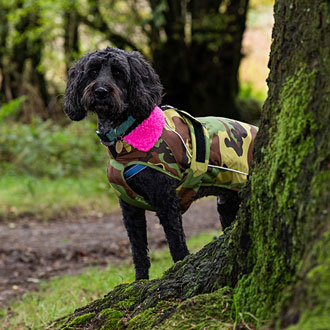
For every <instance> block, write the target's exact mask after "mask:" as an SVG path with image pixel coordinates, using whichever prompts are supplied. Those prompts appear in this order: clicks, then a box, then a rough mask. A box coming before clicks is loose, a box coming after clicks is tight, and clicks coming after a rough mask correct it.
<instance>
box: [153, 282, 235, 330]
mask: <svg viewBox="0 0 330 330" xmlns="http://www.w3.org/2000/svg"><path fill="white" fill-rule="evenodd" d="M231 304H232V292H231V289H230V288H228V287H225V288H222V289H220V290H217V291H215V292H213V293H210V294H201V295H197V296H195V297H193V298H191V299H188V300H186V301H184V302H182V303H181V304H180V305H179V306H178V307H177V308H176V309H175V311H173V313H172V315H170V316H169V317H167V318H166V319H165V320H164V321H163V322H162V323H160V324H158V325H155V327H154V329H180V330H181V329H187V330H188V329H232V328H233V323H232V322H231V321H230V320H231Z"/></svg>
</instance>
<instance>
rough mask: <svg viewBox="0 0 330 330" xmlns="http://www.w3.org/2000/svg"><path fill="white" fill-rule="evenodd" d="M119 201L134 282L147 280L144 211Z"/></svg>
mask: <svg viewBox="0 0 330 330" xmlns="http://www.w3.org/2000/svg"><path fill="white" fill-rule="evenodd" d="M119 201H120V206H121V209H122V213H123V218H124V225H125V227H126V230H127V233H128V237H129V240H130V243H131V249H132V254H133V262H134V267H135V280H141V279H148V278H149V268H150V260H149V257H148V242H147V222H146V217H145V210H143V209H140V208H137V207H135V206H132V205H129V204H127V203H125V202H124V201H123V200H119Z"/></svg>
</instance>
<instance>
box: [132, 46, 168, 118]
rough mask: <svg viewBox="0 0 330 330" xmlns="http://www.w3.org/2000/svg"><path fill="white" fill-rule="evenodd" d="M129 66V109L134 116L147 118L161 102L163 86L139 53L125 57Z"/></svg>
mask: <svg viewBox="0 0 330 330" xmlns="http://www.w3.org/2000/svg"><path fill="white" fill-rule="evenodd" d="M127 60H128V63H129V66H130V82H129V88H128V96H129V97H128V99H129V107H130V109H132V111H134V114H135V116H136V114H137V113H138V114H141V116H143V117H147V116H148V115H149V114H150V112H151V110H153V108H154V107H155V105H159V104H160V103H161V101H162V92H163V86H162V84H161V82H160V80H159V77H158V75H157V73H156V72H155V70H154V69H153V68H152V67H151V65H150V64H149V63H148V62H147V61H146V60H145V58H144V57H143V56H142V55H141V54H140V53H139V52H131V53H129V55H128V57H127Z"/></svg>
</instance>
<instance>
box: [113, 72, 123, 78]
mask: <svg viewBox="0 0 330 330" xmlns="http://www.w3.org/2000/svg"><path fill="white" fill-rule="evenodd" d="M112 75H113V77H114V78H115V79H118V78H120V76H121V72H120V70H114V71H113V72H112Z"/></svg>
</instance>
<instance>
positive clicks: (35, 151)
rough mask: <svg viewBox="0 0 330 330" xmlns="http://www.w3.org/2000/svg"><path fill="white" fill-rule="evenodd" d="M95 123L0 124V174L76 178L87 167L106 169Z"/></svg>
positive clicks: (40, 121)
mask: <svg viewBox="0 0 330 330" xmlns="http://www.w3.org/2000/svg"><path fill="white" fill-rule="evenodd" d="M95 130H96V125H95V123H93V122H91V121H88V120H86V121H84V122H81V123H79V124H76V123H72V124H69V125H68V126H66V127H62V126H60V125H57V124H55V123H54V122H53V121H51V120H47V121H42V120H41V119H40V118H35V119H34V120H33V121H32V122H31V123H30V124H23V123H19V122H14V121H9V120H6V121H1V122H0V169H1V172H7V173H8V172H9V173H13V174H29V175H32V176H36V177H40V176H48V177H51V178H55V177H65V176H77V175H79V173H80V172H81V171H82V170H83V169H86V168H88V167H98V166H103V167H105V166H106V163H107V152H106V150H105V149H104V148H103V147H102V146H101V145H100V143H99V140H98V138H97V136H96V134H93V132H95Z"/></svg>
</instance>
